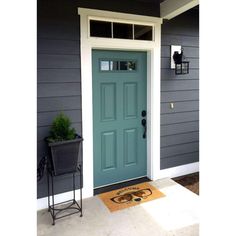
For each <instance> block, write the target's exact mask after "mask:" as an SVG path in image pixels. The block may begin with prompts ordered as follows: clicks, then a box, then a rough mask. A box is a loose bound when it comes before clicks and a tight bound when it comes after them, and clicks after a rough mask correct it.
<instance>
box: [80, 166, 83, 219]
mask: <svg viewBox="0 0 236 236" xmlns="http://www.w3.org/2000/svg"><path fill="white" fill-rule="evenodd" d="M79 179H80V210H81V213H80V217H82V216H83V213H82V165H80V176H79Z"/></svg>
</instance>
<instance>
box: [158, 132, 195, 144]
mask: <svg viewBox="0 0 236 236" xmlns="http://www.w3.org/2000/svg"><path fill="white" fill-rule="evenodd" d="M197 141H199V132H198V131H193V132H188V133H180V134H179V133H178V134H172V135H167V136H163V137H161V147H167V146H172V145H177V144H184V143H190V142H197Z"/></svg>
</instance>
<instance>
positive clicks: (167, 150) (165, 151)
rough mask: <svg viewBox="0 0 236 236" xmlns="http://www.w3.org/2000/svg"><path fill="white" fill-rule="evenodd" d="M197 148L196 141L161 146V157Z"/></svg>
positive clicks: (196, 149)
mask: <svg viewBox="0 0 236 236" xmlns="http://www.w3.org/2000/svg"><path fill="white" fill-rule="evenodd" d="M198 150H199V142H198V141H196V142H191V143H182V144H176V145H170V146H166V147H162V148H161V158H162V159H164V158H167V157H171V156H177V155H182V154H186V153H191V152H198Z"/></svg>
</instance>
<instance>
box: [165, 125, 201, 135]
mask: <svg viewBox="0 0 236 236" xmlns="http://www.w3.org/2000/svg"><path fill="white" fill-rule="evenodd" d="M193 131H199V121H190V122H183V123H178V124H169V125H161V137H163V136H167V135H173V134H182V133H188V132H193Z"/></svg>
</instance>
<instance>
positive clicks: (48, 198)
mask: <svg viewBox="0 0 236 236" xmlns="http://www.w3.org/2000/svg"><path fill="white" fill-rule="evenodd" d="M48 172H49V171H48V169H47V184H48V186H47V187H48V189H47V190H48V212H49V211H50V183H49V173H48Z"/></svg>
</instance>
